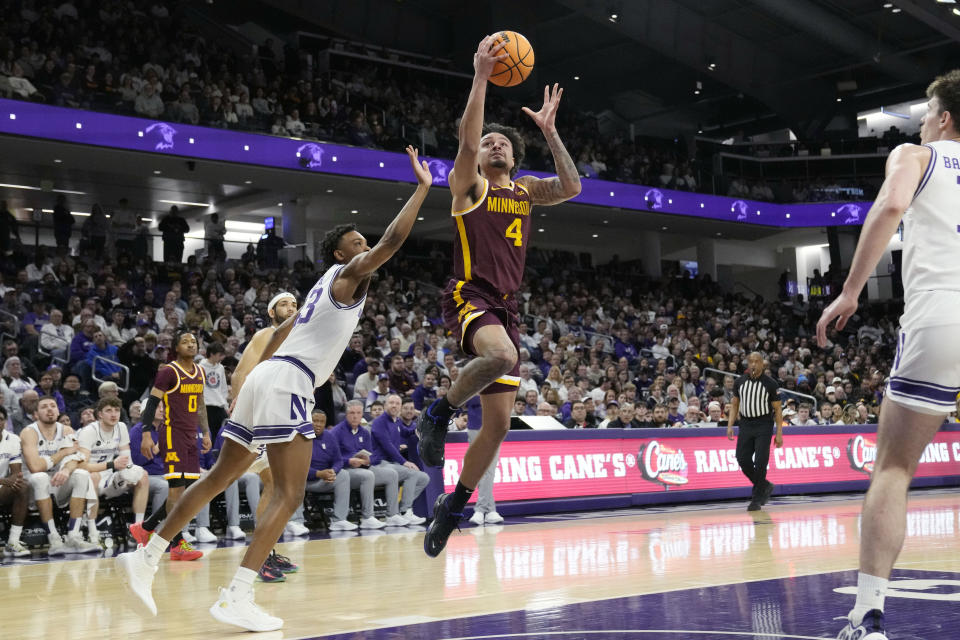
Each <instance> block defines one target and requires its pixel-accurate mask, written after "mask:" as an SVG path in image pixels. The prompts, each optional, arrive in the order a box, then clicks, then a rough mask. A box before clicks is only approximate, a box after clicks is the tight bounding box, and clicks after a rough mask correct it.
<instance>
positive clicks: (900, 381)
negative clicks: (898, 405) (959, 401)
mask: <svg viewBox="0 0 960 640" xmlns="http://www.w3.org/2000/svg"><path fill="white" fill-rule="evenodd" d="M889 388H890V391H892V392H893V393H897V394H899V395H902V396H907V397H910V398H917V399H920V400H925V401H927V402H932V403H934V404H938V405H944V406H949V407H952V406H953V405H954V403H955V402H956V398H957V391H944V390H941V389H933V388H930V387H929V386H928V383H923V382H921V383H915V382H908V381H907V380H906V379H904V378H899V377H896V376H894V377H893V378H891V379H890V387H889Z"/></svg>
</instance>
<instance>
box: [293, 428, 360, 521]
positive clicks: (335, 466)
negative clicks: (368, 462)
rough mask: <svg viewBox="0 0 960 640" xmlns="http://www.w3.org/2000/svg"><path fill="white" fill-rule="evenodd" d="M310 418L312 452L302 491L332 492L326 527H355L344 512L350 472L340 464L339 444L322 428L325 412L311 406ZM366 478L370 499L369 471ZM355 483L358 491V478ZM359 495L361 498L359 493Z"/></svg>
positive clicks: (348, 501)
mask: <svg viewBox="0 0 960 640" xmlns="http://www.w3.org/2000/svg"><path fill="white" fill-rule="evenodd" d="M310 418H311V420H312V421H313V432H314V434H315V435H316V438H315V439H314V440H313V456H312V458H311V459H310V471H309V473H308V475H307V484H306V492H307V493H330V492H333V519H332V520H331V521H330V531H350V530H353V529H356V528H357V525H355V524H354V523H352V522H350V521H348V520H347V513H348V511H349V507H350V484H351V475H350V472H349V470H348V469H345V468H344V467H343V456H342V454H341V453H340V445H339V443H338V441H337V438H336V436H334V435H333V433H332V431H331V430H328V429H327V428H326V426H327V415H326V414H325V413H324V412H323V411H321V410H319V409H314V411H313V413H312V414H311V416H310ZM367 480H368V482H367V485H368V489H369V491H370V496H369V498H368V499H369V501H370V502H372V501H373V478H372V474H371V477H370V478H368V479H367ZM359 487H360V488H361V491H362V490H363V483H362V481H360V482H359ZM361 498H362V499H365V496H363V494H362V493H361Z"/></svg>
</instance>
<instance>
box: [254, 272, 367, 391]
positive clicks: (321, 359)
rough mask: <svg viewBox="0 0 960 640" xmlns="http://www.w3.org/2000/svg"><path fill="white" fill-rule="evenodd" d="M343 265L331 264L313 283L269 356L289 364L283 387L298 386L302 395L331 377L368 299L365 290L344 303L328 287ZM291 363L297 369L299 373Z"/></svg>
mask: <svg viewBox="0 0 960 640" xmlns="http://www.w3.org/2000/svg"><path fill="white" fill-rule="evenodd" d="M345 266H346V265H342V264H337V265H334V266H332V267H330V268H329V269H327V272H326V273H324V274H323V276H322V277H321V278H320V279H319V280H318V281H317V283H316V284H315V285H313V288H312V289H311V290H310V293H309V294H307V298H306V300H304V303H303V307H301V308H300V310H299V311H298V312H297V319H296V320H295V322H294V325H293V329H291V330H290V334H289V335H288V336H287V339H286V340H284V341H283V344H282V345H280V348H279V349H277V351H276V353H275V354H274V355H273V358H271V360H284V361H286V362H288V363H289V364H290V365H292V366H290V367H287V369H290V370H291V371H292V372H293V373H292V376H291V377H290V378H287V377H286V376H285V378H286V379H285V380H284V381H283V383H284V384H285V386H284V388H285V389H288V390H290V391H296V390H300V391H302V393H301V395H303V396H311V397H312V396H313V390H314V388H316V387H319V386H320V385H322V384H323V383H324V382H326V381H327V379H328V378H329V377H330V374H331V373H332V372H333V369H334V367H336V366H337V363H338V362H339V361H340V356H342V355H343V351H344V349H346V348H347V344H348V343H349V342H350V337H351V336H352V335H353V333H354V332H355V331H356V329H357V322H358V321H359V320H360V316H361V315H362V314H363V305H364V303H365V302H366V300H367V296H366V293H364V295H363V297H362V298H360V300H358V301H357V302H354V303H353V304H349V305H344V304H341V303H339V302H337V301H336V300H334V298H333V292H332V291H331V287H332V285H333V282H334V280H335V279H336V278H337V276H338V275H339V274H340V271H341V270H342V269H343V268H344V267H345ZM294 367H296V368H297V369H299V370H300V371H299V373H298V372H296V371H295V370H294ZM279 383H280V381H278V386H279ZM287 384H289V386H286V385H287Z"/></svg>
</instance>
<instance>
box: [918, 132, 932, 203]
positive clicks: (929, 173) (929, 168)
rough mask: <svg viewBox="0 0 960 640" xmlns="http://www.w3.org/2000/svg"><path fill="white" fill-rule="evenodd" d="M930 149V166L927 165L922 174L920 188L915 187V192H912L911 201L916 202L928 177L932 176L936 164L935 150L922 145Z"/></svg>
mask: <svg viewBox="0 0 960 640" xmlns="http://www.w3.org/2000/svg"><path fill="white" fill-rule="evenodd" d="M923 146H925V147H927V148H928V149H930V152H931V153H932V154H933V155H931V156H930V164H929V165H927V170H926V172H925V173H924V174H923V180H921V181H920V186H919V187H917V190H916V191H914V192H913V199H914V200H916V199H917V196H918V195H920V192H921V191H923V188H924V187H925V186H927V181H928V180H930V176H932V175H933V168H934V165H936V164H937V150H936V149H934V148H933V147H931V146H930V145H928V144H925V145H923Z"/></svg>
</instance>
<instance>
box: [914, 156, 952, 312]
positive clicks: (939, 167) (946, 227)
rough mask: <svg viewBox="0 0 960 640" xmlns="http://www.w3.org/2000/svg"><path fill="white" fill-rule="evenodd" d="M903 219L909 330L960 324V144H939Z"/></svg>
mask: <svg viewBox="0 0 960 640" xmlns="http://www.w3.org/2000/svg"><path fill="white" fill-rule="evenodd" d="M924 146H926V147H928V148H929V149H930V150H931V157H930V163H929V164H928V165H927V170H926V171H925V172H924V174H923V178H922V179H921V181H920V184H919V185H918V186H917V191H916V193H915V194H914V196H913V202H912V203H911V205H910V208H908V209H907V211H906V213H905V214H904V216H903V297H904V303H905V304H904V311H903V316H902V317H901V318H900V326H901V327H902V328H903V329H905V330H906V329H917V328H920V327H932V326H939V325H949V324H957V323H958V322H960V320H958V318H960V260H958V259H957V256H958V255H960V215H958V214H957V211H956V209H957V199H958V198H960V142H956V141H954V140H937V141H935V142H931V143H928V144H926V145H924Z"/></svg>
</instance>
